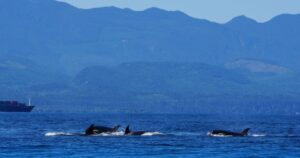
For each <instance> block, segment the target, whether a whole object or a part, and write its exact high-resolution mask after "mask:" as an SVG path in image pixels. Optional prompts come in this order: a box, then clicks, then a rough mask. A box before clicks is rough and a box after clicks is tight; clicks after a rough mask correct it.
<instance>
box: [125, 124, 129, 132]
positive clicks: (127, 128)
mask: <svg viewBox="0 0 300 158" xmlns="http://www.w3.org/2000/svg"><path fill="white" fill-rule="evenodd" d="M129 133H130V129H129V125H128V126H127V127H126V129H125V134H129Z"/></svg>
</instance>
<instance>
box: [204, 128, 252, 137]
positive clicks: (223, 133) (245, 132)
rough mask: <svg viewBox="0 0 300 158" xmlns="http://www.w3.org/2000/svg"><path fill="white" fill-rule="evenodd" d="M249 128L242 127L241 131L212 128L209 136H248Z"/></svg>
mask: <svg viewBox="0 0 300 158" xmlns="http://www.w3.org/2000/svg"><path fill="white" fill-rule="evenodd" d="M249 130H250V128H246V129H244V130H243V131H242V132H240V133H239V132H231V131H225V130H213V131H212V132H210V133H209V135H210V136H235V137H244V136H248V132H249Z"/></svg>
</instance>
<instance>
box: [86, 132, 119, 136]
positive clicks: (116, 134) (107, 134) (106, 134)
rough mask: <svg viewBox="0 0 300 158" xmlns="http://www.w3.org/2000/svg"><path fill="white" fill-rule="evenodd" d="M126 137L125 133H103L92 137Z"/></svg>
mask: <svg viewBox="0 0 300 158" xmlns="http://www.w3.org/2000/svg"><path fill="white" fill-rule="evenodd" d="M123 135H124V132H113V133H101V134H93V135H90V136H93V137H97V136H98V137H99V136H102V137H109V136H123Z"/></svg>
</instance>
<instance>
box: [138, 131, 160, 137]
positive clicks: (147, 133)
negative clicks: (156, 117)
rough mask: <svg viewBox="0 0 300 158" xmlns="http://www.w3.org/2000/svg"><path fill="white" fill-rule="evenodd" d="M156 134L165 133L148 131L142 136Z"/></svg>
mask: <svg viewBox="0 0 300 158" xmlns="http://www.w3.org/2000/svg"><path fill="white" fill-rule="evenodd" d="M155 135H163V134H162V133H160V132H146V133H144V134H142V136H155Z"/></svg>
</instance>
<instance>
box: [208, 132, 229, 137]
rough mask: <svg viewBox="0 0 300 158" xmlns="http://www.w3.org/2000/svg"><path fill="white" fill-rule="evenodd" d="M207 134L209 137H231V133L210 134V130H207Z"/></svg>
mask: <svg viewBox="0 0 300 158" xmlns="http://www.w3.org/2000/svg"><path fill="white" fill-rule="evenodd" d="M207 135H208V136H211V137H232V136H231V135H223V134H212V133H211V132H207Z"/></svg>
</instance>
